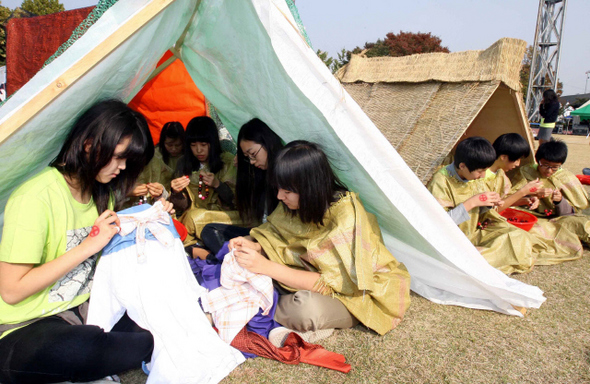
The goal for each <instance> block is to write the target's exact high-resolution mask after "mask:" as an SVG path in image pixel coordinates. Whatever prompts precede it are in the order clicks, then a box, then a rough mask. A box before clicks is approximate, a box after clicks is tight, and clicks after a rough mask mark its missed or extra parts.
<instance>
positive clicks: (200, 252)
mask: <svg viewBox="0 0 590 384" xmlns="http://www.w3.org/2000/svg"><path fill="white" fill-rule="evenodd" d="M209 253H210V252H209V251H208V250H206V249H203V248H199V247H194V248H193V255H192V256H193V259H196V258H197V257H198V258H199V259H201V260H205V259H206V258H207V256H208V255H209Z"/></svg>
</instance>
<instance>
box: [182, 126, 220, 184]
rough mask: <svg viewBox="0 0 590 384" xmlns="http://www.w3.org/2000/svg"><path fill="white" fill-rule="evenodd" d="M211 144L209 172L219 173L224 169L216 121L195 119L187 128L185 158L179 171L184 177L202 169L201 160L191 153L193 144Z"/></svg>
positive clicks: (208, 159) (208, 160)
mask: <svg viewBox="0 0 590 384" xmlns="http://www.w3.org/2000/svg"><path fill="white" fill-rule="evenodd" d="M197 142H200V143H209V156H208V158H207V163H209V171H210V172H213V173H217V172H219V171H221V169H222V168H223V161H222V160H221V144H220V143H219V131H218V130H217V126H216V125H215V121H213V119H212V118H210V117H209V116H198V117H195V118H193V119H192V120H191V121H189V123H188V124H187V126H186V143H185V146H184V158H183V159H182V163H180V164H179V165H178V166H179V170H180V172H181V173H182V175H190V174H191V173H193V172H194V171H198V170H199V168H200V167H201V163H200V162H199V159H197V158H196V157H195V155H193V152H192V151H191V144H192V143H197Z"/></svg>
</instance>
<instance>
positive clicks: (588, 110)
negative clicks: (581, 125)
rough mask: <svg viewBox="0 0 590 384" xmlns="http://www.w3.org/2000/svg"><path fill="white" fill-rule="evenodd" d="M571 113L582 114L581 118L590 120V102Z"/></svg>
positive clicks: (574, 114)
mask: <svg viewBox="0 0 590 384" xmlns="http://www.w3.org/2000/svg"><path fill="white" fill-rule="evenodd" d="M570 115H573V116H580V120H590V104H588V105H586V106H584V107H580V108H578V109H576V110H575V111H572V112H570Z"/></svg>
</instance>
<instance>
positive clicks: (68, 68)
mask: <svg viewBox="0 0 590 384" xmlns="http://www.w3.org/2000/svg"><path fill="white" fill-rule="evenodd" d="M118 41H120V44H119V43H115V42H118ZM171 48H172V49H173V51H174V52H176V54H177V56H178V57H180V58H181V60H182V61H183V62H184V64H185V66H186V68H187V70H188V71H189V73H190V75H191V77H192V79H193V80H194V82H195V84H196V85H197V87H198V88H199V89H200V90H201V91H202V92H203V94H204V95H205V96H206V98H207V99H208V101H209V102H210V103H211V104H212V105H213V106H214V107H215V109H216V111H217V112H218V114H219V117H220V118H221V120H222V121H223V123H224V125H225V126H226V127H227V128H228V130H229V131H230V133H231V134H232V135H233V137H234V138H235V137H237V133H238V130H239V127H240V126H241V125H242V124H244V123H245V122H247V121H248V120H250V119H251V118H253V117H258V118H260V119H262V120H264V121H265V122H266V123H268V125H269V126H270V127H272V128H273V129H274V130H275V132H277V134H279V135H280V136H281V137H282V139H283V140H285V141H286V142H289V141H291V140H295V139H307V140H311V141H315V142H318V143H320V144H321V145H322V146H323V147H324V148H325V149H326V151H327V153H328V155H329V156H330V157H331V159H332V160H333V164H334V166H335V168H336V169H337V170H338V174H339V176H340V177H341V179H342V180H343V181H344V182H345V183H346V184H347V186H348V187H349V188H350V189H352V190H354V191H356V192H358V193H359V195H360V197H361V199H362V201H363V203H364V205H365V207H366V208H367V210H369V211H370V212H372V213H374V214H376V216H377V218H378V220H379V224H380V226H381V228H382V231H383V238H384V241H385V244H386V246H387V247H388V249H389V250H390V251H391V252H392V253H393V255H394V256H395V257H396V258H397V259H398V260H400V261H401V262H403V263H404V264H405V265H406V267H407V268H408V270H409V272H410V274H411V276H412V283H411V284H412V285H411V288H412V290H414V291H415V292H416V293H418V294H420V295H422V296H424V297H426V298H428V299H430V300H432V301H434V302H437V303H441V304H448V305H461V306H465V307H469V308H478V309H487V310H494V311H498V312H501V313H505V314H510V315H515V316H522V313H521V312H520V311H519V310H517V309H516V308H515V307H523V308H538V307H539V306H540V305H541V304H542V303H543V302H544V301H545V298H544V297H543V293H542V291H541V290H540V289H539V288H537V287H534V286H530V285H527V284H524V283H522V282H519V281H517V280H513V279H511V278H509V277H507V276H505V275H504V274H502V273H501V272H499V271H497V270H496V269H494V268H492V267H491V266H490V265H489V264H488V263H487V262H486V261H485V259H484V258H483V257H482V256H481V255H480V254H479V252H478V251H477V250H476V249H475V247H473V245H472V244H471V243H470V242H469V241H468V240H467V238H466V237H465V236H464V235H463V233H462V232H461V231H460V230H459V229H458V228H457V226H456V225H455V224H454V223H453V221H452V220H451V219H450V218H449V216H448V215H447V213H446V212H445V211H444V210H443V209H442V208H441V207H440V205H439V204H438V203H437V202H436V200H435V199H434V198H433V197H432V196H431V195H430V193H429V192H428V191H427V190H426V188H425V187H424V186H423V185H422V183H421V182H420V180H419V179H418V178H417V177H416V176H415V175H414V173H413V172H412V171H411V170H410V169H409V168H408V166H407V165H406V164H405V163H404V161H403V159H402V158H401V157H400V156H399V155H398V154H397V152H396V151H395V150H394V148H393V147H392V146H391V145H390V144H389V142H388V141H387V139H386V138H385V137H384V136H383V135H382V134H381V132H380V131H379V130H378V129H377V127H375V125H374V124H373V123H372V122H371V120H370V119H369V118H368V117H367V116H366V115H365V114H364V112H363V111H362V110H361V109H360V107H359V106H358V105H357V104H356V103H355V102H354V100H353V99H352V98H351V97H350V96H349V95H348V94H347V93H346V91H345V90H344V88H343V87H342V86H341V84H340V83H339V82H338V80H337V79H336V78H334V77H333V76H332V74H331V73H330V71H329V70H328V68H327V67H326V66H325V65H324V63H323V62H322V61H321V60H320V59H319V58H318V57H317V55H316V54H315V52H314V51H313V49H311V47H310V46H309V45H308V43H307V41H306V39H305V36H304V35H302V33H301V32H300V30H299V28H298V26H297V21H296V20H295V19H294V17H293V14H292V12H291V11H290V9H289V4H287V3H286V2H285V0H119V1H118V2H117V3H115V4H114V5H113V6H112V7H110V8H109V9H108V10H107V11H106V12H105V13H104V14H103V15H102V17H101V18H100V19H99V20H97V21H96V22H95V23H94V24H93V25H92V26H91V27H90V28H88V30H87V31H86V33H85V34H84V35H83V36H81V37H80V38H79V39H78V40H76V41H75V42H74V43H73V44H72V45H71V46H70V47H69V48H68V49H67V50H65V52H63V53H62V54H61V55H60V56H59V57H57V58H56V59H55V60H54V61H52V62H51V63H50V64H48V65H47V66H46V67H45V68H44V69H43V70H42V71H40V72H39V73H38V74H37V75H36V76H35V77H33V79H31V80H30V81H29V82H28V83H27V84H25V86H23V87H22V88H21V90H20V91H19V92H18V93H16V94H15V95H14V96H13V97H12V98H11V99H10V100H8V101H7V102H6V103H5V104H4V105H3V106H2V107H1V108H0V176H1V178H2V181H3V182H2V183H0V209H1V210H2V212H3V209H4V205H5V203H6V200H7V199H8V196H9V195H10V193H11V191H12V190H13V189H14V188H15V187H16V186H18V185H19V184H20V183H22V182H23V181H24V180H26V179H27V178H29V177H31V176H32V175H34V174H35V173H36V172H38V171H39V170H41V169H43V167H45V166H46V165H47V164H48V163H49V162H50V160H51V159H52V158H53V157H54V156H55V155H56V153H57V152H58V151H59V148H60V146H61V143H62V141H63V139H64V136H65V135H66V132H67V130H68V129H69V128H70V127H71V125H72V123H73V121H74V120H75V119H76V118H77V117H78V116H79V115H80V113H81V112H82V111H83V110H84V109H85V108H87V107H88V106H90V105H91V104H92V103H94V102H96V101H97V100H100V99H103V98H107V97H118V98H121V99H123V100H125V101H129V100H131V98H132V97H133V96H134V95H135V94H136V93H137V92H138V91H139V90H140V89H141V87H142V86H143V84H144V83H145V82H146V80H147V79H148V78H149V76H150V74H151V73H152V71H153V70H154V69H155V67H156V64H157V61H158V59H159V58H160V57H161V56H162V55H163V54H164V52H165V51H166V50H168V49H171ZM0 221H1V217H0Z"/></svg>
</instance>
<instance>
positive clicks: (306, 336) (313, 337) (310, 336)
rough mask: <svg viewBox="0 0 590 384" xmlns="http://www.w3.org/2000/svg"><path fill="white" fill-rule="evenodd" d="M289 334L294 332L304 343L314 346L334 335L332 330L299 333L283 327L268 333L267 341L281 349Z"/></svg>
mask: <svg viewBox="0 0 590 384" xmlns="http://www.w3.org/2000/svg"><path fill="white" fill-rule="evenodd" d="M291 332H295V333H296V334H298V335H299V336H301V338H302V339H303V340H304V341H307V342H308V343H312V344H315V343H316V342H317V341H319V340H322V339H325V338H328V337H330V336H331V335H332V333H334V328H328V329H318V330H317V331H307V332H299V331H294V330H292V329H289V328H285V327H278V328H275V329H273V330H272V331H270V333H269V334H268V340H269V341H270V342H271V344H272V345H274V346H275V347H277V348H281V347H282V346H283V344H285V340H287V336H289V334H290V333H291Z"/></svg>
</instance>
